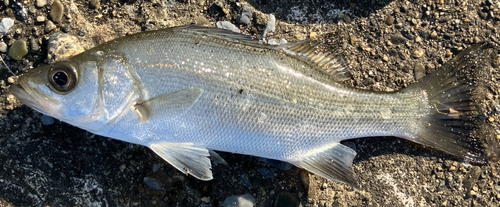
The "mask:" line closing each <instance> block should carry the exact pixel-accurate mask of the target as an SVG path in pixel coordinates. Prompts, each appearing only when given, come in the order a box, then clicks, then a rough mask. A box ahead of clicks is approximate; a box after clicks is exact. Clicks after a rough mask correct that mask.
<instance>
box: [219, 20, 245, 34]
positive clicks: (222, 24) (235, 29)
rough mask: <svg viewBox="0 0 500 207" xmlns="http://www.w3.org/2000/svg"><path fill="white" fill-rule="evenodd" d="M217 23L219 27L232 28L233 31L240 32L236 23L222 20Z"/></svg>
mask: <svg viewBox="0 0 500 207" xmlns="http://www.w3.org/2000/svg"><path fill="white" fill-rule="evenodd" d="M216 25H217V28H220V29H227V30H230V31H232V32H236V33H240V29H239V28H238V27H236V26H235V25H234V24H231V22H228V21H221V22H217V24H216Z"/></svg>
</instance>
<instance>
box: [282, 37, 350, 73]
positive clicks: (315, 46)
mask: <svg viewBox="0 0 500 207" xmlns="http://www.w3.org/2000/svg"><path fill="white" fill-rule="evenodd" d="M320 45H321V44H320V43H313V42H312V41H311V40H305V41H302V42H294V43H287V44H284V45H280V46H278V47H277V48H278V49H280V50H282V51H284V52H285V53H287V54H289V55H294V56H297V57H298V58H301V59H303V60H305V61H307V62H309V63H311V64H312V65H317V66H318V68H319V69H320V70H322V71H323V72H325V73H327V74H330V75H331V76H332V78H333V80H335V81H337V82H340V81H344V80H347V79H349V78H350V77H351V73H350V72H349V68H350V66H349V63H348V61H347V60H346V58H345V57H344V55H343V52H342V51H341V50H333V51H322V50H321V48H320V47H319V46H320Z"/></svg>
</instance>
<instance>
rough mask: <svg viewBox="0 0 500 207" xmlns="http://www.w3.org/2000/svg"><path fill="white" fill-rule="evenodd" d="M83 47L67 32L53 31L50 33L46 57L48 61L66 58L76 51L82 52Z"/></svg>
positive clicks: (76, 52)
mask: <svg viewBox="0 0 500 207" xmlns="http://www.w3.org/2000/svg"><path fill="white" fill-rule="evenodd" d="M83 51H84V49H83V47H82V45H81V44H80V42H79V41H78V38H76V37H75V36H73V35H70V34H67V33H59V32H58V33H54V34H52V35H50V37H49V42H48V47H47V58H48V59H49V62H55V61H57V60H62V59H66V58H69V57H72V56H74V55H76V54H78V53H81V52H83Z"/></svg>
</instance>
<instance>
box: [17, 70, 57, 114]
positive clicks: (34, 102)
mask: <svg viewBox="0 0 500 207" xmlns="http://www.w3.org/2000/svg"><path fill="white" fill-rule="evenodd" d="M27 85H28V83H27V82H25V81H23V80H21V79H19V80H18V81H17V83H16V84H13V85H11V86H10V88H9V91H10V93H12V95H14V96H15V97H16V98H17V99H19V100H20V101H21V103H23V104H25V105H27V106H29V107H31V108H33V109H35V110H36V111H38V112H40V113H43V114H53V113H54V112H55V110H54V109H55V108H59V106H60V103H58V101H56V100H54V99H52V98H43V96H42V95H40V94H38V93H37V92H36V91H34V90H32V89H31V88H30V87H26V86H27ZM38 100H46V101H48V103H49V104H47V103H45V104H44V103H40V102H39V101H38ZM45 105H48V106H51V107H44V106H45ZM56 106H57V107H56Z"/></svg>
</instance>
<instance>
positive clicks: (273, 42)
mask: <svg viewBox="0 0 500 207" xmlns="http://www.w3.org/2000/svg"><path fill="white" fill-rule="evenodd" d="M267 44H270V45H279V44H280V43H279V42H278V40H276V39H270V40H268V41H267Z"/></svg>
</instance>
